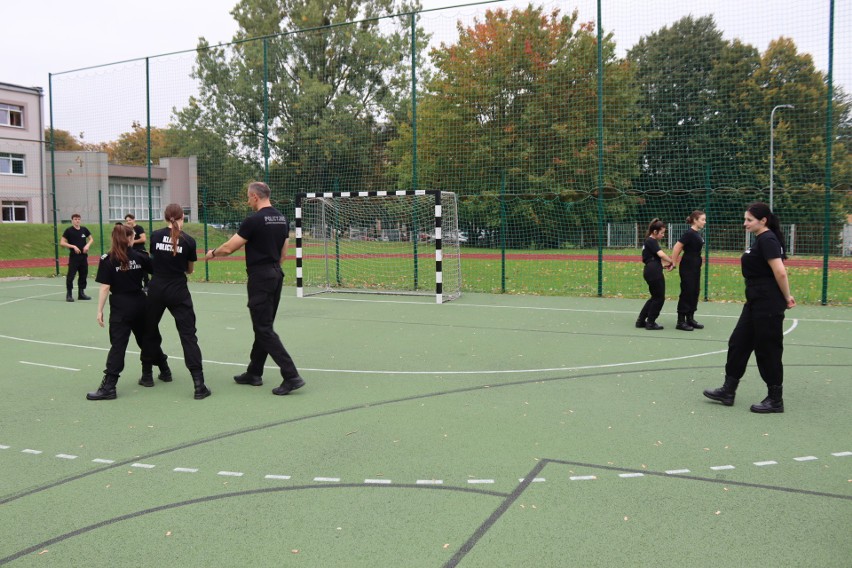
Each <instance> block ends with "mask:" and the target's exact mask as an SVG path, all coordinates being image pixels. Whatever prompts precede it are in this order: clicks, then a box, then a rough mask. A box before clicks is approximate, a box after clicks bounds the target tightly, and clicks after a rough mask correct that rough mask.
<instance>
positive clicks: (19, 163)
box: [0, 152, 25, 176]
mask: <svg viewBox="0 0 852 568" xmlns="http://www.w3.org/2000/svg"><path fill="white" fill-rule="evenodd" d="M24 171H25V170H24V155H23V154H8V153H2V152H0V174H3V175H7V176H22V175H24Z"/></svg>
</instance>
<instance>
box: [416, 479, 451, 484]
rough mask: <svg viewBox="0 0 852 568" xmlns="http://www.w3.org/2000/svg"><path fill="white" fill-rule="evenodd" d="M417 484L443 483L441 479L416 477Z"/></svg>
mask: <svg viewBox="0 0 852 568" xmlns="http://www.w3.org/2000/svg"><path fill="white" fill-rule="evenodd" d="M416 484H417V485H443V484H444V480H443V479H418V480H417V482H416Z"/></svg>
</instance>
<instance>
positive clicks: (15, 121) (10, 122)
mask: <svg viewBox="0 0 852 568" xmlns="http://www.w3.org/2000/svg"><path fill="white" fill-rule="evenodd" d="M0 126H17V127H19V128H23V127H24V107H22V106H17V105H7V104H5V103H0Z"/></svg>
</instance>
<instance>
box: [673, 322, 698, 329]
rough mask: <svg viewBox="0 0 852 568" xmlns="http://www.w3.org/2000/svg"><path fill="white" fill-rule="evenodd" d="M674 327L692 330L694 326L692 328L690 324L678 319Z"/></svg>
mask: <svg viewBox="0 0 852 568" xmlns="http://www.w3.org/2000/svg"><path fill="white" fill-rule="evenodd" d="M675 329H679V330H681V331H692V330H693V329H695V328H693V327H692V326H691V325H689V324H688V323H686V322H685V321H679V322H677V325H676V326H675Z"/></svg>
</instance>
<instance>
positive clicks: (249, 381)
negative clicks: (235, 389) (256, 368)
mask: <svg viewBox="0 0 852 568" xmlns="http://www.w3.org/2000/svg"><path fill="white" fill-rule="evenodd" d="M234 381H235V382H236V383H237V384H238V385H251V386H253V387H259V386H260V385H262V384H263V377H258V376H257V375H252V374H251V373H249V372H245V373H243V374H242V375H235V376H234Z"/></svg>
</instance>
